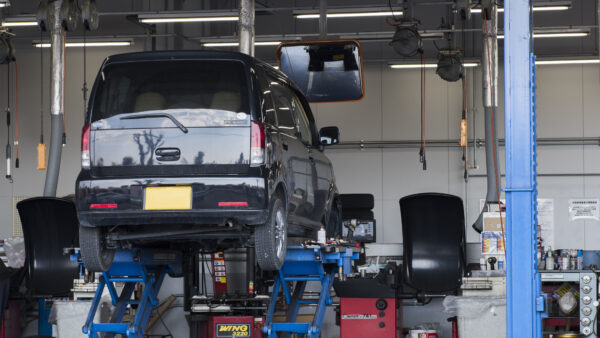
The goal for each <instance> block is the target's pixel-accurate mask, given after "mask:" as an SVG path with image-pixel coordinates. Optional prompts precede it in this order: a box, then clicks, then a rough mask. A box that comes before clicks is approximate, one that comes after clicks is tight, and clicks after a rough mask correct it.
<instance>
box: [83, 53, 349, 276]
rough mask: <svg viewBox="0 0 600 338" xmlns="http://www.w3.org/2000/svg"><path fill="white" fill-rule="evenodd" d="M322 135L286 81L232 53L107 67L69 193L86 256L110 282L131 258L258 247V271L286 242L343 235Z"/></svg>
mask: <svg viewBox="0 0 600 338" xmlns="http://www.w3.org/2000/svg"><path fill="white" fill-rule="evenodd" d="M338 140H339V130H338V129H337V128H336V127H326V128H323V129H321V130H320V131H319V132H317V128H316V125H315V120H314V117H313V115H312V113H311V108H310V106H309V104H308V102H307V100H306V98H305V97H304V95H303V94H302V93H301V91H300V90H299V89H298V87H297V86H296V85H295V84H294V83H293V82H292V81H291V80H289V79H288V78H287V77H286V76H285V75H284V74H283V73H281V72H280V71H278V70H277V69H275V68H274V67H272V66H271V65H269V64H267V63H264V62H261V61H259V60H257V59H255V58H253V57H250V56H247V55H244V54H240V53H235V52H216V51H160V52H140V53H128V54H120V55H114V56H110V57H108V58H107V59H106V60H105V61H104V63H103V65H102V66H101V69H100V71H99V74H98V76H97V78H96V81H95V84H94V87H93V89H92V93H91V99H90V102H89V107H88V111H87V113H86V115H85V125H84V127H83V131H82V141H81V150H82V152H81V172H80V174H79V176H78V178H77V182H76V200H75V201H76V207H77V215H78V218H79V222H80V231H79V236H80V246H81V255H82V258H83V262H84V264H85V266H86V268H87V269H88V270H89V271H106V270H107V269H108V268H109V267H110V265H111V263H112V261H113V259H114V253H115V250H117V249H119V248H129V247H150V246H151V247H159V248H160V247H164V248H186V247H188V246H195V247H197V248H201V249H206V250H221V249H226V248H233V247H255V250H256V260H257V263H258V265H259V267H260V268H261V269H263V270H265V271H269V270H271V271H272V270H277V269H279V268H280V267H281V265H282V264H283V260H284V258H285V253H286V247H287V243H288V236H290V237H294V238H316V235H317V232H318V230H319V229H320V227H321V226H322V225H325V227H326V229H327V230H328V231H329V233H330V235H334V234H336V233H337V231H339V228H340V225H339V224H340V219H341V217H340V212H341V208H340V205H339V196H338V191H337V187H336V184H335V178H334V174H333V169H332V165H331V162H330V161H329V159H328V158H327V157H326V156H325V154H324V153H323V150H324V147H325V146H326V145H328V144H335V143H338V142H339V141H338Z"/></svg>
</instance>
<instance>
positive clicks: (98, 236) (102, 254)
mask: <svg viewBox="0 0 600 338" xmlns="http://www.w3.org/2000/svg"><path fill="white" fill-rule="evenodd" d="M79 249H80V250H81V259H82V260H83V265H84V266H85V268H86V269H87V270H88V271H90V272H104V271H106V270H108V268H110V266H111V265H112V262H113V259H114V257H115V250H111V249H107V248H106V243H105V240H104V232H103V231H102V229H100V228H95V227H84V226H81V225H80V226H79Z"/></svg>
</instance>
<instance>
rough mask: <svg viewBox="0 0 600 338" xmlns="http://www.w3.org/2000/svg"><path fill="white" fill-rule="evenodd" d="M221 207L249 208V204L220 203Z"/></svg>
mask: <svg viewBox="0 0 600 338" xmlns="http://www.w3.org/2000/svg"><path fill="white" fill-rule="evenodd" d="M219 206H220V207H247V206H248V202H219Z"/></svg>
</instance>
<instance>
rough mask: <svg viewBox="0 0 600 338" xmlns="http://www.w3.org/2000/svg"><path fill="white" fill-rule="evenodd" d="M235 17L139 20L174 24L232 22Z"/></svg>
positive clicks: (236, 19) (141, 20) (236, 18)
mask: <svg viewBox="0 0 600 338" xmlns="http://www.w3.org/2000/svg"><path fill="white" fill-rule="evenodd" d="M238 19H239V18H238V17H237V16H207V17H190V18H155V19H150V18H148V19H140V22H143V23H176V22H223V21H225V22H232V21H238Z"/></svg>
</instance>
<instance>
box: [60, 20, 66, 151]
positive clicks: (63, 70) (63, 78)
mask: <svg viewBox="0 0 600 338" xmlns="http://www.w3.org/2000/svg"><path fill="white" fill-rule="evenodd" d="M66 35H67V34H66V30H65V29H64V28H63V30H62V64H63V67H62V84H61V87H62V95H61V100H60V112H61V113H62V127H63V134H62V145H63V147H64V146H66V145H67V129H66V128H65V73H66V71H65V66H64V65H65V54H66V53H65V47H66V39H67V37H66Z"/></svg>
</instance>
